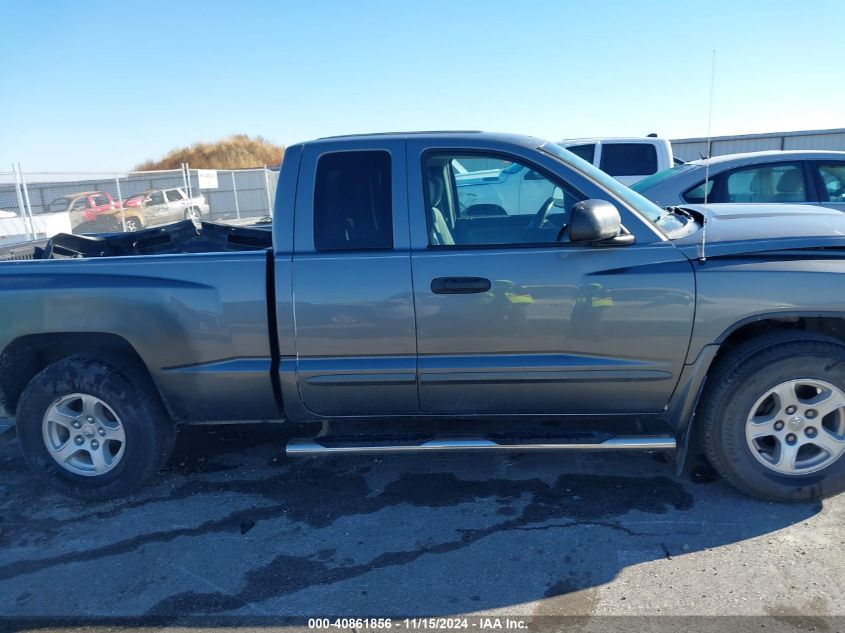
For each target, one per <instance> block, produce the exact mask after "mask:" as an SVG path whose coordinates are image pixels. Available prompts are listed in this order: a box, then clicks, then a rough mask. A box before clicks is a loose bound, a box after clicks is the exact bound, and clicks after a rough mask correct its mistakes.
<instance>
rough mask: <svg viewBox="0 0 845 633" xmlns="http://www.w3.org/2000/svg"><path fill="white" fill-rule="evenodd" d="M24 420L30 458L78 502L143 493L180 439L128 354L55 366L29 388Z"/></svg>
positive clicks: (20, 412) (21, 407) (23, 440)
mask: <svg viewBox="0 0 845 633" xmlns="http://www.w3.org/2000/svg"><path fill="white" fill-rule="evenodd" d="M16 417H17V431H18V439H19V442H20V445H21V448H22V450H23V454H24V458H25V459H26V461H27V463H28V464H29V465H30V466H31V467H32V469H33V470H35V472H36V473H38V474H39V475H40V476H41V477H43V478H44V479H45V480H46V481H47V482H48V483H50V484H51V485H52V486H53V487H54V488H56V489H57V490H59V491H60V492H62V493H64V494H67V495H70V496H72V497H76V498H78V499H85V500H101V499H109V498H113V497H119V496H122V495H126V494H128V493H129V492H131V491H133V490H135V489H136V488H138V487H139V486H141V485H142V484H143V483H145V482H146V481H147V480H149V479H150V478H151V477H152V476H153V475H155V473H156V472H158V470H159V469H160V468H161V467H162V466H163V465H164V463H165V462H166V461H167V458H168V457H169V456H170V452H171V450H172V449H173V444H174V441H175V427H174V425H173V423H172V422H171V421H170V420H169V419H168V416H167V414H166V412H165V410H164V407H163V405H162V404H161V401H160V399H159V397H158V394H157V393H156V392H155V390H154V388H153V387H152V385H151V381H150V380H149V377H148V376H146V375H144V374H143V372H141V370H140V369H139V368H137V367H135V366H134V363H132V362H131V361H128V360H127V361H124V360H123V359H122V358H121V359H109V360H108V361H106V360H102V359H99V358H95V357H93V356H89V355H82V354H78V355H74V356H69V357H67V358H65V359H63V360H60V361H58V362H56V363H54V364H52V365H50V366H49V367H47V368H46V369H44V370H43V371H42V372H40V373H39V374H37V375H36V376H35V377H34V378H33V379H32V380H31V381H30V383H29V384H28V385H27V387H26V389H25V390H24V392H23V394H22V395H21V398H20V402H19V403H18V408H17V416H16Z"/></svg>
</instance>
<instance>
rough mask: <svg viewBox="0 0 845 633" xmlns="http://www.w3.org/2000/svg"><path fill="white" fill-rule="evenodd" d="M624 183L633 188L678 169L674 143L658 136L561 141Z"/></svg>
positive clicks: (562, 145) (559, 142)
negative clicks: (675, 164) (649, 178)
mask: <svg viewBox="0 0 845 633" xmlns="http://www.w3.org/2000/svg"><path fill="white" fill-rule="evenodd" d="M558 145H560V146H561V147H565V148H566V149H568V150H569V151H570V152H572V153H573V154H576V155H578V156H580V157H581V158H583V159H584V160H586V161H587V162H589V163H592V164H593V165H595V166H596V167H598V168H599V169H601V170H602V171H603V172H605V173H606V174H609V175H611V176H613V177H614V178H616V180H618V181H619V182H621V183H624V184H626V185H632V184H634V183H635V182H637V181H639V180H642V179H643V178H646V177H648V176H651V175H652V174H656V173H657V172H659V171H663V170H664V169H669V168H670V167H672V166H674V163H675V158H674V156H673V155H672V144H671V143H670V142H669V141H668V140H666V139H665V138H658V137H656V136H646V137H632V138H625V137H618V138H607V137H605V138H568V139H564V140H562V141H558Z"/></svg>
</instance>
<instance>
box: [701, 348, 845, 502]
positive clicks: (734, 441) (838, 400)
mask: <svg viewBox="0 0 845 633" xmlns="http://www.w3.org/2000/svg"><path fill="white" fill-rule="evenodd" d="M711 380H712V382H711ZM708 382H710V384H711V387H710V389H709V390H708V392H707V393H706V394H705V397H704V400H703V407H702V410H701V417H700V420H699V423H700V429H699V430H700V432H701V435H702V442H703V445H704V449H705V452H706V453H707V457H708V458H709V460H710V462H711V463H712V465H713V467H714V468H715V469H716V470H717V471H718V472H719V474H721V475H722V477H724V479H725V480H727V481H728V482H729V483H731V484H732V485H733V486H735V487H736V488H738V489H739V490H741V491H743V492H745V493H747V494H750V495H752V496H754V497H757V498H760V499H766V500H776V501H801V500H809V499H817V498H820V497H824V496H827V495H831V494H835V493H837V492H840V491H842V490H843V489H845V346H843V345H842V343H841V342H839V341H837V340H836V339H832V338H827V337H824V336H819V335H812V334H807V333H804V332H795V333H789V334H780V335H775V336H768V337H762V338H760V339H757V340H754V341H751V342H750V343H748V344H745V345H743V346H741V347H739V348H737V349H736V350H735V351H734V352H733V353H732V354H731V356H730V357H729V358H728V359H727V360H726V362H724V363H723V364H722V365H721V366H720V367H719V368H718V369H717V370H716V372H715V374H714V375H713V376H712V378H708Z"/></svg>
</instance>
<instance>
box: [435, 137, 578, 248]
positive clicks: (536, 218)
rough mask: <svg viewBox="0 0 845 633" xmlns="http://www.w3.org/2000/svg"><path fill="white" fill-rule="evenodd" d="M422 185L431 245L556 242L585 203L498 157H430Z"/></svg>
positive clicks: (538, 173)
mask: <svg viewBox="0 0 845 633" xmlns="http://www.w3.org/2000/svg"><path fill="white" fill-rule="evenodd" d="M471 167H476V168H477V169H475V170H472V169H470V168H471ZM423 181H424V183H425V190H424V194H425V198H426V200H425V210H426V221H427V223H428V233H429V245H430V246H482V245H488V246H494V245H526V244H552V243H556V242H559V241H562V240H563V239H564V235H565V232H566V228H567V218H568V215H569V210H570V209H571V208H572V205H574V204H575V203H576V202H578V201H580V200H584V199H585V196H583V195H582V194H580V193H578V192H577V191H575V190H574V189H572V188H571V187H569V186H567V185H565V184H563V183H557V182H553V181H552V180H551V179H550V178H548V177H547V176H546V175H545V174H544V173H543V172H541V171H539V170H538V169H535V168H533V167H532V166H530V165H526V164H522V163H520V162H517V161H513V160H508V159H504V158H502V157H500V156H495V155H484V154H470V155H461V154H455V153H442V154H441V153H436V154H430V155H428V156H427V157H426V158H425V160H424V161H423Z"/></svg>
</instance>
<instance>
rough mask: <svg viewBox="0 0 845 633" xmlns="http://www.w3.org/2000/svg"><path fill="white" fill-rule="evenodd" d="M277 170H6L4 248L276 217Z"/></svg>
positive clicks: (2, 183)
mask: <svg viewBox="0 0 845 633" xmlns="http://www.w3.org/2000/svg"><path fill="white" fill-rule="evenodd" d="M277 180H278V170H276V169H268V168H266V167H263V168H258V169H236V170H230V169H218V170H208V169H191V168H190V166H189V165H184V166H183V168H182V169H174V170H164V171H129V172H115V173H102V172H94V173H83V172H41V173H36V172H25V171H23V170H21V169H20V166H19V165H14V166H13V169H12V171H8V172H0V246H2V245H5V244H12V243H16V242H22V241H27V240H32V239H43V238H45V237H51V236H52V235H55V234H56V233H70V232H73V233H108V232H115V231H137V230H140V229H144V228H149V227H154V226H160V225H163V224H169V223H171V222H178V221H181V220H186V219H188V220H201V221H202V220H206V221H215V222H218V221H223V222H231V223H239V224H248V223H250V222H255V221H256V220H259V219H261V218H266V217H272V213H273V200H274V199H275V195H276V182H277Z"/></svg>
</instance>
